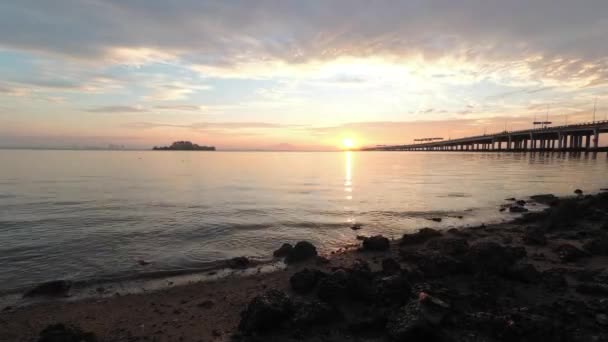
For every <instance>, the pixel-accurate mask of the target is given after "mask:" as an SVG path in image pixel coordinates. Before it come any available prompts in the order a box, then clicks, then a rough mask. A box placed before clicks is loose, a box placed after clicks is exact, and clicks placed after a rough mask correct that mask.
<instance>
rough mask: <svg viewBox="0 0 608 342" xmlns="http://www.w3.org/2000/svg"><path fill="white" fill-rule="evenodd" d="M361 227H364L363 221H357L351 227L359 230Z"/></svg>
mask: <svg viewBox="0 0 608 342" xmlns="http://www.w3.org/2000/svg"><path fill="white" fill-rule="evenodd" d="M361 228H363V225H362V224H361V223H355V224H353V225H352V226H351V227H350V229H352V230H359V229H361Z"/></svg>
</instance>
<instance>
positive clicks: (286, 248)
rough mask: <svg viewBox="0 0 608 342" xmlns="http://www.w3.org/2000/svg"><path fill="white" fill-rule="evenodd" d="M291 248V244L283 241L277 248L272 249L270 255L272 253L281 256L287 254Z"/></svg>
mask: <svg viewBox="0 0 608 342" xmlns="http://www.w3.org/2000/svg"><path fill="white" fill-rule="evenodd" d="M292 249H293V246H292V245H291V244H289V243H284V244H283V245H282V246H281V247H280V248H279V249H277V250H276V251H274V252H273V253H272V255H274V256H275V257H276V258H283V257H286V256H287V255H289V252H291V250H292Z"/></svg>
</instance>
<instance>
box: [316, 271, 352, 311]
mask: <svg viewBox="0 0 608 342" xmlns="http://www.w3.org/2000/svg"><path fill="white" fill-rule="evenodd" d="M347 280H348V274H347V273H346V271H345V270H337V271H336V272H334V273H332V274H330V275H328V276H327V277H324V278H323V279H321V280H320V281H319V289H318V291H317V296H318V297H319V299H321V300H322V301H324V302H327V303H335V302H337V301H340V300H342V299H344V298H345V296H346V283H347Z"/></svg>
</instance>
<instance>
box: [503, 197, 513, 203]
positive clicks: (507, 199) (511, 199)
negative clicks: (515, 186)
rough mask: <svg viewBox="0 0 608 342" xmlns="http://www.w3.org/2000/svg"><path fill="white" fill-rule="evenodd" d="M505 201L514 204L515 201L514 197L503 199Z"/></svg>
mask: <svg viewBox="0 0 608 342" xmlns="http://www.w3.org/2000/svg"><path fill="white" fill-rule="evenodd" d="M505 201H511V202H515V201H516V199H515V197H510V198H505Z"/></svg>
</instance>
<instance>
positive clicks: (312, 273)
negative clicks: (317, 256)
mask: <svg viewBox="0 0 608 342" xmlns="http://www.w3.org/2000/svg"><path fill="white" fill-rule="evenodd" d="M320 273H321V271H318V270H310V269H308V268H306V269H303V270H302V271H299V272H296V273H294V274H293V275H292V276H291V278H289V283H290V284H291V288H292V289H293V290H294V292H296V293H299V294H307V293H310V292H311V291H312V290H313V289H314V288H315V286H316V285H317V282H318V281H319V278H320Z"/></svg>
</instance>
